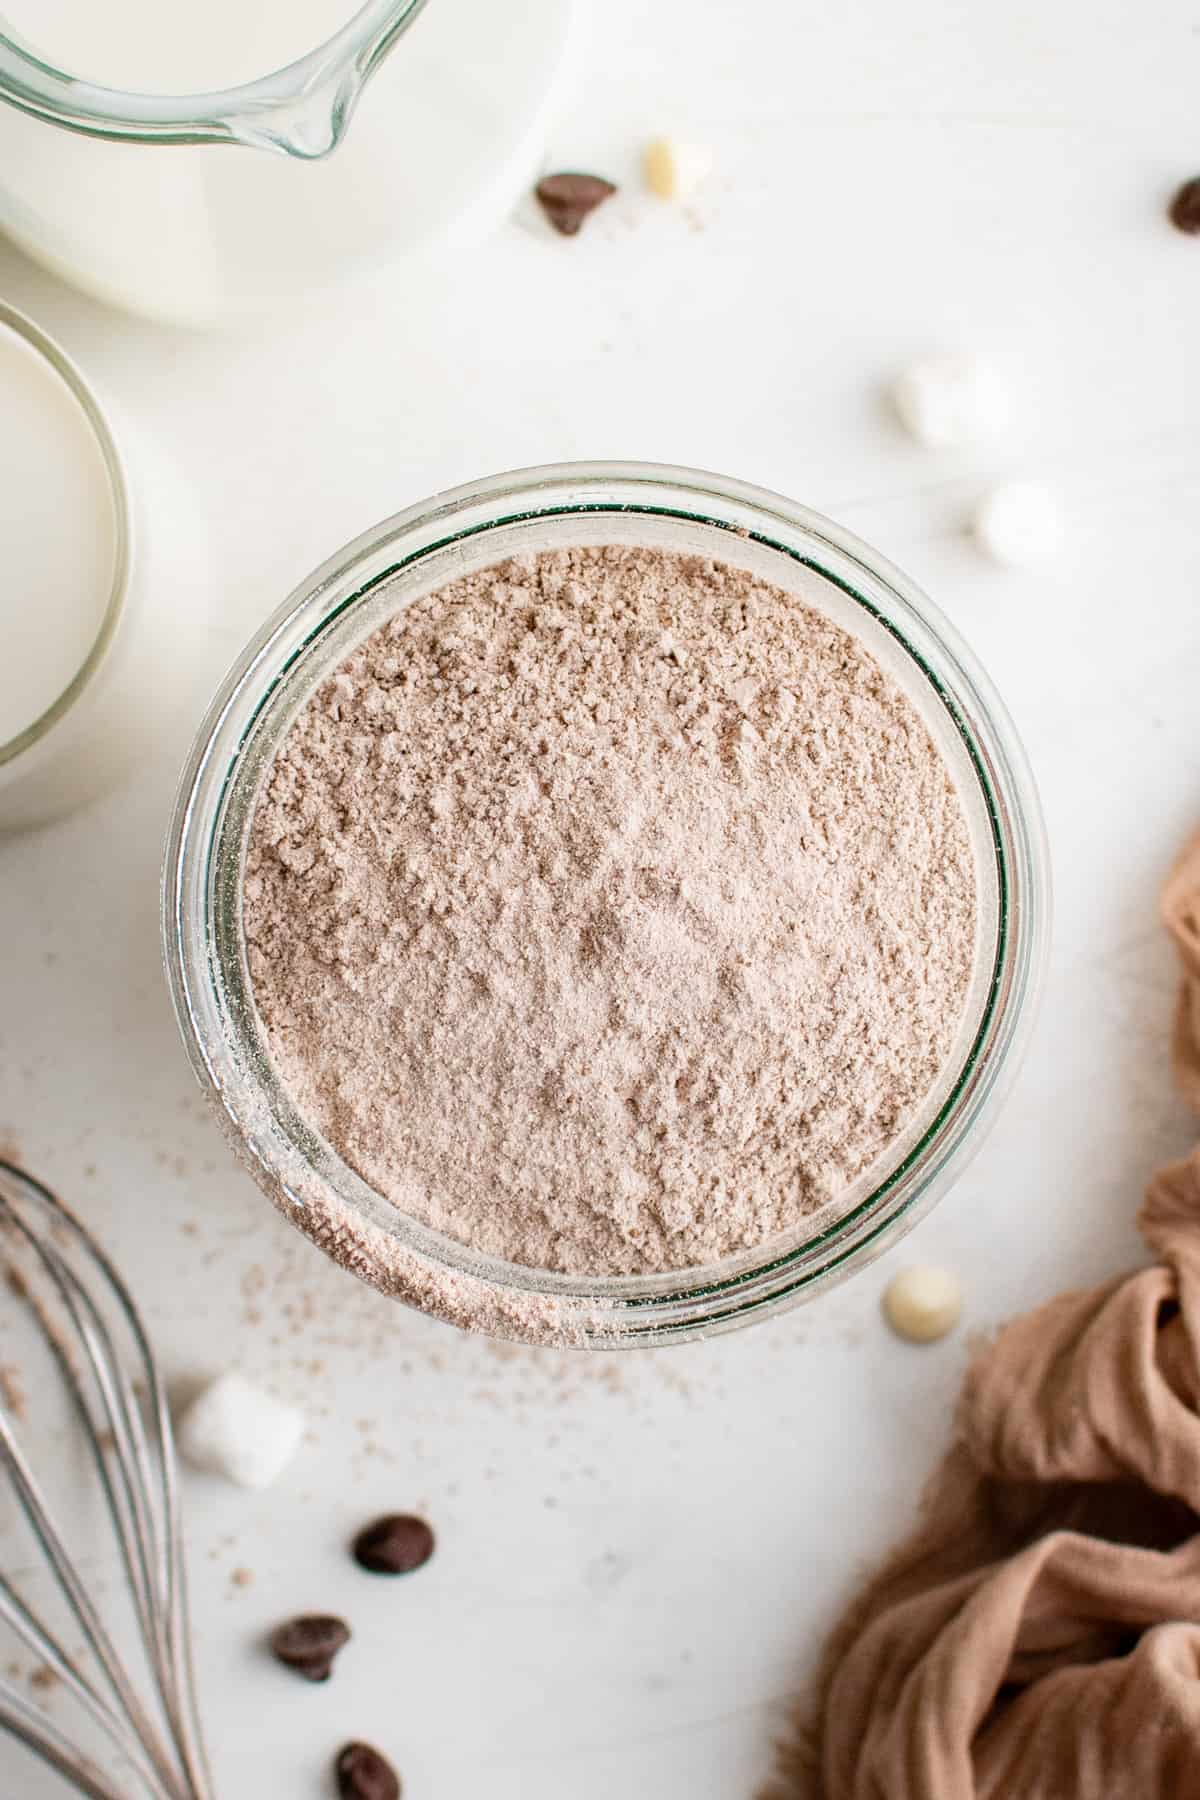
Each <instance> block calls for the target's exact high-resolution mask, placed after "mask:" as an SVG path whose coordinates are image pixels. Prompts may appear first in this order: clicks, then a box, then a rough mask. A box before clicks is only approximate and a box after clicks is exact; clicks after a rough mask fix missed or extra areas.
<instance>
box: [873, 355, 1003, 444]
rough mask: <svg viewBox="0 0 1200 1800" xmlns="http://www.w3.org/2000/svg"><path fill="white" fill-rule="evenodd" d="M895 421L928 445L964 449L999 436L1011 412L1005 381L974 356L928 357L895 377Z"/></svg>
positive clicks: (981, 359)
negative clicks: (897, 419) (896, 419)
mask: <svg viewBox="0 0 1200 1800" xmlns="http://www.w3.org/2000/svg"><path fill="white" fill-rule="evenodd" d="M892 403H893V405H894V406H895V408H896V413H897V416H898V417H899V419H900V423H901V424H902V425H903V426H904V428H905V430H906V431H908V432H909V433H910V434H911V436H913V437H914V438H916V440H917V442H918V443H919V444H924V445H926V446H927V447H928V448H929V449H931V450H941V449H965V448H968V447H969V446H970V445H972V444H978V443H982V442H983V441H984V440H986V439H988V438H994V437H998V436H999V435H1000V433H1001V432H1002V431H1003V430H1004V428H1005V426H1006V425H1007V424H1008V422H1009V420H1010V418H1011V416H1012V402H1011V398H1010V395H1009V392H1008V388H1007V386H1006V385H1005V383H1004V382H1003V381H1002V380H1001V379H1000V376H999V375H998V374H997V372H996V370H995V369H994V368H993V367H992V365H991V364H990V363H989V362H986V361H985V360H984V359H983V358H982V357H978V356H953V355H946V356H927V357H923V358H922V359H921V360H920V361H919V362H914V363H911V364H910V365H909V367H908V368H907V369H905V370H903V371H902V372H901V374H899V375H898V376H897V377H896V380H895V382H894V384H893V386H892Z"/></svg>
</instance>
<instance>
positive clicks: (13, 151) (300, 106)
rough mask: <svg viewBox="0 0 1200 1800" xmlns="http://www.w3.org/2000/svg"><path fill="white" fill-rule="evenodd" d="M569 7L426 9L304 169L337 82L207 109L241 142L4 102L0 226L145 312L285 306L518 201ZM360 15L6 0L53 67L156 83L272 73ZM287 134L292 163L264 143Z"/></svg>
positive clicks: (129, 0)
mask: <svg viewBox="0 0 1200 1800" xmlns="http://www.w3.org/2000/svg"><path fill="white" fill-rule="evenodd" d="M574 6H575V0H427V4H426V6H425V7H424V9H423V11H421V12H420V14H419V15H418V17H417V18H416V19H415V21H414V22H413V24H412V26H411V29H409V30H408V31H406V32H405V33H404V34H403V35H402V36H401V37H400V38H399V40H398V41H397V42H396V44H395V45H394V46H393V47H392V49H391V50H390V51H389V53H388V55H387V56H386V57H385V59H384V61H383V62H382V64H381V65H380V66H379V68H378V69H377V70H376V72H375V73H374V74H373V75H372V77H371V79H370V80H369V81H368V82H367V84H366V87H365V89H364V91H363V93H362V94H361V97H360V99H359V102H358V105H357V108H356V109H355V110H354V112H353V115H352V117H351V118H350V123H349V128H348V131H347V134H346V136H345V139H344V141H343V142H341V143H340V144H338V146H337V148H336V149H335V150H334V151H333V153H332V154H331V155H328V156H327V157H326V158H325V160H308V159H309V158H313V157H319V156H320V155H321V153H322V152H323V151H327V150H328V149H329V145H330V141H331V131H332V124H331V120H332V119H333V118H334V117H341V116H342V115H341V114H340V112H339V110H338V97H339V96H340V95H341V94H342V92H343V90H344V86H345V81H346V79H347V78H348V71H345V70H342V71H340V72H339V71H335V72H334V74H333V75H332V76H331V78H330V80H329V81H328V82H327V83H326V84H325V85H324V86H322V85H321V84H319V83H318V84H317V86H316V87H315V88H312V87H310V89H309V90H308V91H307V93H306V94H305V95H304V97H303V98H302V99H301V100H299V101H297V100H296V98H295V96H294V95H292V94H291V90H290V88H289V85H288V84H287V83H286V82H283V83H281V82H278V81H277V82H276V83H275V89H276V90H280V89H282V92H283V95H284V100H285V102H286V105H285V114H286V117H285V118H284V120H283V121H282V122H281V121H280V119H279V117H278V116H277V115H276V114H273V113H272V112H271V110H270V108H265V107H258V106H256V107H254V108H251V109H249V110H248V111H247V109H245V108H244V107H242V108H241V109H239V108H238V107H237V105H236V104H234V103H233V102H228V103H223V104H219V105H214V106H213V107H211V108H209V109H207V112H208V113H215V114H217V115H218V116H219V117H220V118H221V119H222V120H224V121H225V123H226V124H228V125H230V128H231V129H233V128H235V127H236V129H237V131H238V133H239V134H240V136H241V138H242V140H243V141H242V142H241V143H239V144H237V145H234V146H232V147H231V146H229V145H227V144H221V145H213V144H207V143H201V144H182V145H180V144H174V145H159V144H146V143H138V142H108V141H104V140H102V139H100V138H95V137H91V136H85V135H82V134H78V133H75V132H72V131H67V130H63V129H62V128H61V127H60V126H58V125H56V124H51V123H47V122H45V121H43V120H41V119H38V118H32V117H30V116H28V115H27V114H26V113H24V112H21V111H18V109H17V108H16V107H14V106H10V105H5V104H3V103H0V231H4V232H6V233H7V234H8V235H9V236H11V237H12V238H14V239H15V241H16V242H17V243H19V244H20V245H22V246H23V248H24V249H26V250H27V251H28V252H29V253H30V254H31V255H33V256H36V257H37V258H38V259H39V260H40V261H42V262H43V263H45V264H46V265H47V266H48V267H50V268H51V269H53V270H54V271H55V272H56V273H57V274H59V275H62V276H64V277H66V279H68V280H71V281H75V282H77V283H78V284H79V285H80V286H82V287H85V288H87V289H89V290H90V291H91V292H92V293H94V294H96V295H98V296H99V297H100V298H101V299H104V300H107V301H109V302H110V303H113V304H116V305H119V306H127V307H130V308H132V309H133V310H134V311H136V312H141V313H146V314H148V315H150V316H151V317H156V318H164V319H171V320H184V321H186V322H188V323H190V324H198V325H207V324H214V323H221V322H225V321H228V320H230V319H241V318H245V317H247V316H254V315H256V314H257V315H261V314H264V313H270V312H280V313H283V314H285V315H286V314H290V313H291V312H292V311H294V309H295V308H296V306H297V305H299V304H302V303H303V302H304V301H305V300H307V299H308V298H309V297H311V296H313V295H315V294H317V293H319V292H321V291H322V290H324V289H326V288H328V287H330V286H331V285H333V284H335V283H337V282H341V281H343V280H346V279H347V278H349V277H351V276H353V275H355V274H358V273H363V272H365V271H368V270H374V269H378V268H380V267H382V266H383V265H386V264H388V263H391V262H393V261H395V260H396V259H398V258H400V257H407V256H412V255H413V254H414V253H417V252H423V251H425V250H426V249H428V248H430V247H431V246H439V247H442V246H446V245H448V244H452V243H461V242H465V241H470V240H471V239H473V238H475V237H477V236H479V235H480V234H481V233H482V232H484V231H486V230H487V229H489V228H490V227H491V226H493V225H495V224H497V223H499V221H500V220H501V219H502V218H503V217H504V216H505V215H506V214H507V213H508V212H510V211H511V209H512V207H513V206H514V205H515V203H516V200H517V198H518V196H519V195H520V194H521V193H522V191H523V190H524V189H526V188H527V186H528V184H529V182H530V181H531V179H532V178H533V176H534V174H535V172H536V170H537V167H538V165H539V163H540V159H541V156H542V151H543V146H544V142H545V133H546V127H547V120H548V117H549V115H550V112H551V110H552V109H553V107H554V105H555V104H556V100H557V96H558V94H559V91H560V89H561V85H562V82H561V77H562V72H563V69H564V65H565V63H566V59H567V51H568V44H569V40H570V34H571V21H572V15H573V10H574ZM353 14H354V8H353V0H188V4H187V5H184V4H183V3H182V0H0V19H4V18H8V19H9V20H10V21H11V23H12V25H13V26H14V27H19V28H20V31H21V33H22V34H23V36H24V37H25V38H26V40H28V43H29V46H30V47H31V48H32V49H35V50H36V51H37V52H39V53H40V54H41V55H42V56H43V57H46V58H53V57H55V56H57V58H58V59H59V61H60V62H61V63H63V64H64V65H65V66H66V67H67V69H68V70H70V71H73V72H77V73H78V74H80V75H101V76H105V77H107V78H108V79H109V80H112V81H116V80H120V81H122V82H125V83H131V82H134V81H135V80H136V81H138V82H140V83H141V84H143V86H146V87H157V88H158V89H159V91H160V92H161V91H162V89H163V87H164V86H165V87H166V88H167V89H168V90H170V89H175V90H177V91H186V90H191V91H193V92H194V91H195V90H196V89H197V88H198V87H200V86H202V85H203V84H204V83H205V82H208V83H210V84H211V83H214V82H216V83H218V85H219V83H220V82H221V81H226V82H227V81H236V80H238V79H240V78H242V77H244V76H255V75H265V74H268V73H270V72H271V71H272V70H275V69H277V68H278V66H279V63H280V59H281V58H282V59H286V58H287V57H288V56H294V55H296V54H298V53H303V52H304V51H307V50H312V49H315V48H317V47H318V45H319V44H320V43H321V42H322V41H323V40H324V39H325V38H326V37H327V36H328V34H329V32H330V30H336V29H337V28H338V27H339V26H341V25H343V24H345V23H347V22H348V20H349V18H351V17H352V16H353ZM289 96H290V97H289ZM196 111H197V113H198V114H201V115H205V114H206V109H205V108H204V107H203V106H198V107H197V108H196ZM281 133H282V135H283V137H284V138H285V139H286V141H287V142H288V143H290V144H291V145H292V146H293V151H294V154H293V155H292V156H286V155H282V154H280V152H279V150H278V149H268V148H262V147H261V145H262V143H263V142H264V141H265V140H267V139H271V140H272V141H278V138H279V135H280V134H281ZM273 134H274V135H273ZM397 293H398V307H399V313H398V316H399V317H402V316H403V288H402V287H401V288H398V290H397Z"/></svg>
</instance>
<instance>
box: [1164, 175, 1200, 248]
mask: <svg viewBox="0 0 1200 1800" xmlns="http://www.w3.org/2000/svg"><path fill="white" fill-rule="evenodd" d="M1170 219H1171V223H1172V225H1174V226H1175V227H1176V228H1177V229H1178V230H1179V231H1186V232H1187V234H1188V236H1189V237H1200V175H1197V176H1196V178H1195V180H1194V181H1185V182H1184V184H1183V186H1182V187H1181V188H1180V190H1179V192H1178V193H1177V194H1176V196H1175V198H1174V199H1173V200H1172V202H1171V212H1170Z"/></svg>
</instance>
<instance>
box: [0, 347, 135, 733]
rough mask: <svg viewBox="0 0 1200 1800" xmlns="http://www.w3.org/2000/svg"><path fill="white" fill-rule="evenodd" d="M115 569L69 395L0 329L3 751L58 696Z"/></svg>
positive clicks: (96, 468) (82, 423)
mask: <svg viewBox="0 0 1200 1800" xmlns="http://www.w3.org/2000/svg"><path fill="white" fill-rule="evenodd" d="M116 566H117V520H116V515H115V511H114V505H113V489H112V479H111V476H110V475H109V472H108V469H107V467H106V465H105V460H104V454H103V451H102V450H101V447H100V443H99V440H98V439H97V437H96V433H95V431H94V430H93V428H92V424H91V421H90V420H89V419H88V417H87V415H86V413H85V412H84V410H83V407H82V406H81V404H80V402H79V401H78V399H77V398H76V397H75V395H74V394H73V393H72V392H71V389H70V388H69V387H68V386H67V384H66V382H65V381H64V380H63V378H62V376H61V375H59V374H58V372H57V371H56V370H55V369H54V368H52V367H51V365H50V364H49V363H48V362H47V361H46V359H45V358H44V357H43V356H42V355H40V354H39V352H38V351H37V350H36V349H35V348H34V346H33V345H32V344H30V343H28V342H27V341H26V340H25V339H24V338H22V337H20V336H18V334H17V333H16V331H14V330H13V329H12V327H11V326H9V325H6V324H3V323H2V322H0V641H2V642H3V646H4V650H3V655H0V745H4V744H8V743H11V741H12V740H13V739H14V738H16V737H19V736H20V735H21V733H22V732H24V731H27V730H28V728H29V727H30V726H31V725H33V724H34V723H35V722H36V721H37V720H38V719H39V718H40V717H41V716H42V714H43V713H45V712H47V711H48V710H49V708H50V707H51V706H53V705H54V702H55V701H56V700H57V699H58V698H59V696H60V695H61V694H63V693H65V691H66V689H67V688H68V687H69V686H70V684H71V682H72V681H73V680H74V678H75V676H76V675H77V673H78V672H79V670H80V669H81V668H82V667H83V664H84V663H85V661H86V660H87V657H88V653H89V651H90V650H91V648H92V646H93V645H94V644H95V642H96V639H97V637H98V636H99V634H100V629H101V626H102V625H103V623H104V615H105V612H106V609H107V607H108V604H109V601H110V598H111V596H112V591H113V582H114V578H115V574H116Z"/></svg>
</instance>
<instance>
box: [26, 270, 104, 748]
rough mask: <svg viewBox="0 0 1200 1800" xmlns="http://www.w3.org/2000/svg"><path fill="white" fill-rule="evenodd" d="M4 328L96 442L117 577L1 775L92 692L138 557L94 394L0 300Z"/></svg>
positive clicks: (60, 353)
mask: <svg viewBox="0 0 1200 1800" xmlns="http://www.w3.org/2000/svg"><path fill="white" fill-rule="evenodd" d="M4 327H7V328H8V329H9V330H11V331H12V332H13V333H14V334H15V335H16V336H17V337H19V338H21V339H22V340H23V341H24V342H25V343H26V344H27V345H28V346H29V348H30V349H31V350H32V351H33V352H34V353H35V355H37V356H39V357H40V358H41V359H42V361H43V362H44V363H45V364H46V365H47V367H48V368H49V369H50V370H51V372H52V373H53V374H54V375H56V376H57V377H58V379H59V380H60V381H61V382H63V383H64V385H65V386H66V388H67V389H68V391H69V393H70V395H71V398H72V399H73V400H74V401H75V403H76V405H77V406H78V407H79V408H80V410H81V411H82V413H83V415H84V418H85V420H86V421H87V424H88V425H89V426H90V428H91V431H92V433H93V435H94V437H95V439H96V444H97V447H98V449H99V451H100V456H101V460H102V462H103V464H104V471H105V474H106V476H107V478H108V485H109V497H110V499H111V501H112V509H113V574H112V585H111V588H110V590H109V593H108V597H107V599H106V601H105V604H104V611H103V613H102V614H101V617H100V624H99V626H98V628H97V631H96V635H95V637H94V638H93V640H92V642H91V645H90V646H89V648H88V650H87V652H86V653H85V655H84V657H83V660H82V661H81V662H80V664H79V667H78V668H77V669H76V671H75V673H74V675H73V676H72V677H71V679H70V681H69V682H68V683H67V685H66V687H65V688H64V689H63V690H62V692H61V693H60V694H59V695H57V696H56V698H55V699H54V700H52V701H51V703H50V705H49V706H47V707H46V708H45V709H44V711H42V712H41V713H39V714H38V716H37V718H36V719H33V720H31V721H30V723H29V724H28V725H26V726H25V728H24V729H23V730H22V731H19V732H18V733H17V734H16V736H15V737H12V738H9V739H8V740H7V741H4V740H0V775H2V774H3V773H4V771H5V769H6V768H8V767H9V766H10V765H11V764H13V763H14V762H15V761H16V759H17V758H18V757H20V756H24V755H26V754H27V753H28V752H29V751H30V750H32V749H33V748H34V747H35V746H36V745H38V744H40V743H41V742H42V741H43V739H44V738H45V737H46V736H47V734H48V733H49V732H50V731H51V730H52V729H53V727H54V726H56V725H57V724H58V723H59V722H60V720H62V719H63V718H65V717H66V715H67V714H68V713H69V712H70V711H71V710H72V709H73V708H74V707H75V705H76V704H77V702H78V701H79V700H80V699H81V698H82V697H83V694H84V692H85V690H87V689H89V688H90V687H91V686H92V684H93V682H94V680H95V678H96V676H97V675H98V674H99V671H100V669H101V667H102V666H103V664H104V662H105V660H106V659H107V656H108V653H109V650H110V649H111V647H112V644H113V641H114V639H115V638H116V635H117V631H118V629H119V628H120V624H121V619H122V616H123V614H124V611H125V604H126V598H127V595H128V590H129V571H130V567H131V564H132V557H133V525H132V516H131V508H130V501H129V484H128V481H127V479H126V475H125V465H124V462H123V460H122V457H121V453H120V451H119V450H118V448H117V444H116V440H115V438H114V437H113V434H112V430H111V428H110V426H109V423H108V420H107V419H106V418H105V416H104V412H103V409H102V408H101V406H100V402H99V400H98V399H97V398H96V395H95V393H94V391H93V389H92V388H91V386H90V385H89V384H88V382H87V381H86V380H85V378H84V376H83V374H82V373H81V371H80V370H79V368H78V367H77V366H76V364H75V363H74V362H73V361H72V360H71V358H70V357H69V356H68V355H67V353H66V351H65V350H64V349H63V348H62V346H61V344H58V343H56V342H55V340H54V339H53V338H52V337H50V336H49V335H48V334H47V333H46V332H44V331H43V330H42V328H41V326H40V325H35V324H34V322H33V320H32V319H30V318H28V317H27V316H26V314H25V313H23V312H18V310H17V308H16V307H15V306H10V305H9V304H8V302H7V301H5V300H0V328H4Z"/></svg>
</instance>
